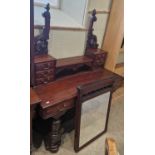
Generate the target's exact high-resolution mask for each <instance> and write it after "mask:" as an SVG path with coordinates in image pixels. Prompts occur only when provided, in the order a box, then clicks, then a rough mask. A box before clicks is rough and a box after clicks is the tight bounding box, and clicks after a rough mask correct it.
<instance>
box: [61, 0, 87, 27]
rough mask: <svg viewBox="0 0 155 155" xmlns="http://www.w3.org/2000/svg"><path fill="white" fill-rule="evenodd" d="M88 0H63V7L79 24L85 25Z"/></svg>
mask: <svg viewBox="0 0 155 155" xmlns="http://www.w3.org/2000/svg"><path fill="white" fill-rule="evenodd" d="M87 2H88V0H62V1H61V3H60V4H61V9H62V10H63V11H64V12H65V13H67V14H68V15H70V16H71V17H72V18H74V19H75V20H76V21H77V22H78V23H79V24H81V25H84V23H83V18H84V13H85V7H86V5H87Z"/></svg>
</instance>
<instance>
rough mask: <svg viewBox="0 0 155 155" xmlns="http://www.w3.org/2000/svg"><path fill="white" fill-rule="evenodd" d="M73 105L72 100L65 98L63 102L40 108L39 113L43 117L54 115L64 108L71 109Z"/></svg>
mask: <svg viewBox="0 0 155 155" xmlns="http://www.w3.org/2000/svg"><path fill="white" fill-rule="evenodd" d="M73 106H74V100H73V99H72V100H67V101H64V102H61V103H60V104H58V105H55V106H51V107H49V108H46V109H44V110H41V114H42V116H43V117H46V118H47V117H48V116H54V115H57V114H59V113H61V112H64V111H65V110H68V109H71V108H72V107H73Z"/></svg>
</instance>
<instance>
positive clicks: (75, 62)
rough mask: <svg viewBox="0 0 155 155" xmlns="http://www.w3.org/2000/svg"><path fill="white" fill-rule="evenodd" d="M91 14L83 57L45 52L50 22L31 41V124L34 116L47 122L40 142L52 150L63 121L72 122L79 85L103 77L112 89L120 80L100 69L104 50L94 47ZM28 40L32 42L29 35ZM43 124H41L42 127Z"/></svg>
mask: <svg viewBox="0 0 155 155" xmlns="http://www.w3.org/2000/svg"><path fill="white" fill-rule="evenodd" d="M46 9H47V11H46V12H45V13H44V14H49V6H46ZM94 13H95V12H93V17H92V20H91V22H90V27H89V30H88V40H87V46H86V50H85V54H84V55H83V56H78V57H72V58H64V59H55V58H53V57H52V56H49V55H48V52H47V49H48V48H47V45H48V38H49V37H48V33H49V25H45V27H44V29H43V34H41V35H39V36H37V37H35V38H34V44H32V43H31V45H32V46H34V48H32V47H31V74H32V75H31V85H32V87H33V88H31V89H30V93H31V95H30V107H31V127H32V119H33V117H34V116H35V117H36V118H37V117H39V119H42V122H43V124H44V125H45V126H46V121H47V128H48V132H47V133H45V134H44V136H43V138H42V139H40V141H42V140H44V141H45V147H46V149H47V150H49V151H51V152H57V151H58V149H59V146H60V144H61V135H62V134H63V133H64V132H65V128H69V127H68V126H67V127H65V126H63V124H62V121H63V120H67V121H69V119H72V120H73V122H74V110H75V101H76V98H77V87H78V86H79V85H82V84H87V83H91V82H95V81H98V80H102V81H104V82H105V83H106V84H107V87H112V89H113V91H115V90H116V89H117V88H118V87H120V85H121V84H122V82H123V78H122V77H121V76H119V75H117V74H115V73H113V72H111V71H108V70H106V69H104V68H103V66H104V63H105V61H106V56H107V52H105V51H102V50H100V49H98V48H97V47H98V45H97V38H96V37H95V35H93V33H92V31H93V22H94V21H95V19H96V18H94V17H95V14H94ZM32 17H33V16H32ZM45 21H50V19H49V16H47V17H45ZM45 23H46V24H47V23H49V22H45ZM32 28H33V26H32ZM46 32H48V33H46ZM44 33H45V34H46V35H45V34H44ZM31 40H32V41H33V39H32V38H31ZM42 45H43V46H42ZM43 47H45V48H44V49H43ZM39 52H40V54H39ZM109 82H110V85H109ZM69 110H73V112H72V115H71V116H70V115H68V116H65V113H66V112H68V111H69ZM68 118H69V119H68ZM44 120H45V123H44ZM67 121H66V122H67ZM64 122H65V121H64ZM64 122H63V123H64ZM44 125H41V126H42V127H45V126H44ZM72 125H73V124H72ZM72 127H73V128H74V126H72ZM31 137H32V134H31ZM31 144H32V138H31ZM40 144H41V142H40Z"/></svg>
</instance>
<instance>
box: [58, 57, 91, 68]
mask: <svg viewBox="0 0 155 155" xmlns="http://www.w3.org/2000/svg"><path fill="white" fill-rule="evenodd" d="M92 61H93V60H92V59H91V58H89V57H87V56H79V57H70V58H63V59H58V60H57V63H56V68H61V67H67V66H71V65H75V64H84V63H89V62H92Z"/></svg>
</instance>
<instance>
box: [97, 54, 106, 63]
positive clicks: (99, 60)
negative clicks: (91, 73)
mask: <svg viewBox="0 0 155 155" xmlns="http://www.w3.org/2000/svg"><path fill="white" fill-rule="evenodd" d="M105 58H106V56H105V54H97V55H96V57H95V65H97V66H101V65H103V64H104V63H105Z"/></svg>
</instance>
